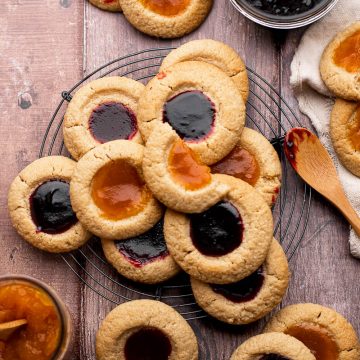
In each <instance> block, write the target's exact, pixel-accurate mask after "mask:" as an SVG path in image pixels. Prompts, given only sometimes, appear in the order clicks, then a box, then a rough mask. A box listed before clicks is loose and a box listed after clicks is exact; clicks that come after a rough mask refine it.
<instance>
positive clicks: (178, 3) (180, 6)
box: [140, 0, 190, 16]
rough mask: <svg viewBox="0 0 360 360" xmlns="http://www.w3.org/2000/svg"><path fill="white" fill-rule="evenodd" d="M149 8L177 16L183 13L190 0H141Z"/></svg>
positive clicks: (165, 14)
mask: <svg viewBox="0 0 360 360" xmlns="http://www.w3.org/2000/svg"><path fill="white" fill-rule="evenodd" d="M140 1H141V3H142V4H143V5H144V6H145V7H146V8H148V9H149V10H151V11H153V12H155V13H157V14H160V15H164V16H176V15H179V14H181V13H183V12H184V11H185V10H186V8H187V7H188V6H189V3H190V0H140Z"/></svg>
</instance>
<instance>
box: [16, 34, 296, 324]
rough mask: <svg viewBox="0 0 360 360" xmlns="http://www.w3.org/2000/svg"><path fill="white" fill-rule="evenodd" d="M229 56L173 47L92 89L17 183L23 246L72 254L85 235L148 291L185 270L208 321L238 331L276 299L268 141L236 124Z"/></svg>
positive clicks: (238, 102)
mask: <svg viewBox="0 0 360 360" xmlns="http://www.w3.org/2000/svg"><path fill="white" fill-rule="evenodd" d="M248 93H249V85H248V78H247V73H246V68H245V65H244V63H243V61H242V60H241V58H240V57H239V56H238V54H237V53H236V52H235V51H234V50H233V49H231V48H230V47H228V46H227V45H225V44H223V43H220V42H217V41H213V40H198V41H193V42H190V43H187V44H185V45H183V46H182V47H180V48H178V49H176V50H174V51H172V52H171V53H170V54H169V55H168V56H167V57H166V58H165V59H164V62H163V64H162V66H161V69H160V71H159V73H158V74H157V75H156V76H155V77H154V78H153V79H152V80H150V82H149V83H148V84H147V85H146V86H144V85H142V84H141V83H138V82H137V81H134V80H131V79H128V78H122V77H106V78H102V79H99V80H95V81H92V82H90V83H88V84H87V85H85V86H84V87H82V88H81V89H79V90H78V91H77V92H76V94H74V96H73V98H72V100H71V102H70V103H69V106H68V109H67V111H66V114H65V117H64V127H63V133H64V142H65V145H66V147H67V149H68V150H69V152H70V154H71V155H72V157H73V159H74V160H70V159H68V158H65V157H61V156H54V157H48V158H42V159H39V160H37V161H35V162H34V163H32V164H30V165H29V166H28V167H27V168H26V169H24V170H23V171H22V172H21V173H20V174H19V175H18V176H17V178H16V179H15V180H14V182H13V184H12V186H11V188H10V192H9V209H10V214H11V218H12V221H13V224H14V227H15V228H16V229H17V231H18V232H19V233H20V234H21V235H22V236H23V237H24V238H25V239H26V240H27V241H29V242H30V243H32V244H33V245H35V246H37V247H39V248H41V249H43V250H47V251H51V252H64V251H71V250H73V249H76V248H78V247H79V246H81V245H83V244H84V243H85V242H86V241H87V240H88V239H89V237H90V234H94V235H96V236H97V237H99V238H100V239H101V243H102V246H103V250H104V254H105V257H106V258H107V260H108V261H109V262H110V263H111V264H112V265H113V266H114V267H115V268H116V269H117V271H118V272H119V273H120V274H122V275H123V276H125V277H127V278H129V279H131V280H133V281H137V282H141V283H147V284H155V283H161V282H163V281H165V280H168V279H170V278H171V277H173V276H175V275H176V274H177V273H179V272H180V271H181V270H183V271H185V272H186V273H187V274H189V275H190V277H191V285H192V289H193V292H194V296H195V298H196V301H197V302H198V303H199V305H200V306H201V307H202V308H203V309H204V310H205V311H206V312H208V313H209V314H211V315H212V316H213V317H215V318H217V319H219V320H221V321H224V322H227V323H231V324H246V323H250V322H253V321H256V320H258V319H259V318H261V317H263V316H265V315H266V314H267V313H269V312H270V311H271V310H272V309H273V308H274V307H275V306H276V305H277V304H279V303H280V301H281V300H282V298H283V296H284V293H285V291H286V289H287V285H288V280H289V270H288V263H287V259H286V256H285V254H284V251H283V250H282V248H281V246H280V244H279V243H278V242H277V241H276V240H275V239H274V238H273V217H272V213H271V206H272V205H273V204H274V202H275V201H276V197H277V195H278V194H279V189H280V184H281V181H280V179H281V165H280V161H279V158H278V155H277V153H276V151H275V150H274V148H273V147H272V145H271V144H270V143H269V142H268V140H267V139H266V138H264V137H263V136H262V135H261V134H259V133H258V132H256V131H254V130H251V129H249V128H246V127H244V125H245V113H246V111H245V102H246V101H247V97H248Z"/></svg>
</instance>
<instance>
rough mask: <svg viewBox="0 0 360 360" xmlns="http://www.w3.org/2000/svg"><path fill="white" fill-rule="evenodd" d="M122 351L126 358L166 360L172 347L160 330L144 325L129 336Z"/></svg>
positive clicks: (129, 359)
mask: <svg viewBox="0 0 360 360" xmlns="http://www.w3.org/2000/svg"><path fill="white" fill-rule="evenodd" d="M139 315H140V314H139ZM124 352H125V359H126V360H168V359H169V357H170V355H171V352H172V347H171V342H170V339H169V338H168V337H167V335H166V334H164V333H163V332H162V331H161V330H159V329H157V328H154V327H144V328H142V329H140V330H138V331H136V332H135V333H133V334H132V335H130V336H129V338H128V339H127V341H126V344H125V349H124Z"/></svg>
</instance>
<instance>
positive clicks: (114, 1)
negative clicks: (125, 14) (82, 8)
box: [89, 0, 121, 12]
mask: <svg viewBox="0 0 360 360" xmlns="http://www.w3.org/2000/svg"><path fill="white" fill-rule="evenodd" d="M89 1H90V2H91V4H93V5H95V6H96V7H98V8H99V9H102V10H107V11H112V12H120V11H121V6H120V3H119V0H89Z"/></svg>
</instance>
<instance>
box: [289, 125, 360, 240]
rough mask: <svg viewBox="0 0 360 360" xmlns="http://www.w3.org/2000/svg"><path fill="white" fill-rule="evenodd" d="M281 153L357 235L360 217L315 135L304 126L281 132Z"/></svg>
mask: <svg viewBox="0 0 360 360" xmlns="http://www.w3.org/2000/svg"><path fill="white" fill-rule="evenodd" d="M284 149H285V155H286V157H287V158H288V160H289V162H290V164H291V165H292V167H293V168H294V170H295V171H296V172H297V173H298V174H299V175H300V177H301V178H302V179H303V180H304V181H305V182H306V183H308V184H309V185H310V186H311V187H312V188H314V189H315V190H316V191H317V192H319V193H320V194H321V195H323V196H324V197H325V198H327V199H328V200H329V201H330V202H331V203H332V204H334V205H335V206H336V207H337V208H338V209H339V210H340V211H341V212H342V213H343V215H344V216H345V218H346V219H347V220H348V221H349V223H350V224H351V226H352V227H353V229H354V230H355V232H356V233H357V234H358V235H359V236H360V217H359V216H358V215H357V214H356V212H355V210H354V209H353V207H352V206H351V204H350V202H349V200H348V199H347V197H346V195H345V192H344V190H343V187H342V185H341V183H340V180H339V177H338V174H337V172H336V168H335V165H334V163H333V161H332V160H331V158H330V155H329V153H328V151H327V150H326V149H325V147H324V146H323V145H322V143H321V142H320V140H319V138H318V137H317V136H316V135H314V134H313V133H311V132H310V131H309V130H307V129H304V128H294V129H292V130H290V131H289V132H288V133H287V134H286V136H285V143H284Z"/></svg>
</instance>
